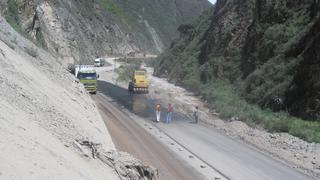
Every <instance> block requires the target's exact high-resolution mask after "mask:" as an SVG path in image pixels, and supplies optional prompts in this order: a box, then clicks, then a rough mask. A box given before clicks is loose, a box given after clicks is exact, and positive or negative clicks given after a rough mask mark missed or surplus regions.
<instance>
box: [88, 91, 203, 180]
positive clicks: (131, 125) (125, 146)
mask: <svg viewBox="0 0 320 180" xmlns="http://www.w3.org/2000/svg"><path fill="white" fill-rule="evenodd" d="M94 100H95V101H96V103H97V105H98V108H99V110H100V114H101V115H102V118H103V119H104V121H105V124H106V125H107V128H108V131H109V133H110V135H111V137H112V139H113V142H114V143H115V145H116V148H117V150H120V151H125V152H128V153H130V154H132V155H133V156H135V157H136V158H138V159H140V160H142V161H144V162H146V163H147V164H150V165H152V166H154V167H156V168H157V169H158V170H159V177H160V179H161V180H195V179H203V177H202V176H201V175H200V174H199V173H198V172H196V171H194V170H193V169H192V168H191V167H190V166H188V165H187V164H186V163H185V162H183V161H182V160H180V159H179V158H177V157H176V156H174V155H173V153H172V152H170V150H168V149H167V148H166V147H165V146H163V145H162V144H161V143H159V142H158V141H157V140H156V139H155V138H154V137H153V136H150V135H149V134H148V132H146V131H145V130H144V129H143V128H142V127H140V126H139V125H138V124H136V123H135V122H134V121H133V120H132V119H130V118H129V117H128V116H127V115H126V114H124V113H123V112H121V111H120V110H118V109H117V108H116V107H114V106H113V105H112V103H110V102H108V100H106V99H104V98H103V97H102V96H101V95H99V94H98V95H97V96H96V97H94Z"/></svg>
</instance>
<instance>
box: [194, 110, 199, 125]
mask: <svg viewBox="0 0 320 180" xmlns="http://www.w3.org/2000/svg"><path fill="white" fill-rule="evenodd" d="M198 115H199V107H198V106H196V107H195V108H194V110H193V117H194V120H195V123H196V124H198V118H199V117H198Z"/></svg>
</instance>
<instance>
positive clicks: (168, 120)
mask: <svg viewBox="0 0 320 180" xmlns="http://www.w3.org/2000/svg"><path fill="white" fill-rule="evenodd" d="M172 113H173V107H172V105H171V104H170V103H169V105H168V114H167V121H166V123H167V124H169V123H171V120H172Z"/></svg>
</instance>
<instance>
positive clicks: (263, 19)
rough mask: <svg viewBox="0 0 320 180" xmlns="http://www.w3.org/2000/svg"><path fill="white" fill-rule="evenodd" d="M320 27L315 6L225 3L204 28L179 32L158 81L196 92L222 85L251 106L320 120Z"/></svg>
mask: <svg viewBox="0 0 320 180" xmlns="http://www.w3.org/2000/svg"><path fill="white" fill-rule="evenodd" d="M319 24H320V4H319V1H315V0H307V1H304V2H303V3H302V2H301V1H298V0H295V1H291V0H290V1H278V0H263V1H256V0H245V1H239V0H219V1H217V4H216V6H215V8H214V10H212V12H211V13H209V15H206V16H205V15H204V17H203V18H200V22H197V23H195V24H193V25H185V26H181V27H180V28H179V29H180V31H181V38H180V39H178V40H176V41H174V43H173V44H172V46H171V47H170V49H168V50H167V51H166V52H165V53H164V54H163V55H162V57H160V62H159V64H158V66H157V68H156V74H158V75H160V74H167V75H168V76H169V77H170V78H171V79H174V80H175V81H177V82H179V83H183V84H184V85H186V86H190V88H193V89H194V90H199V89H197V87H200V86H201V85H203V84H210V83H213V82H216V81H217V80H222V81H224V82H229V83H231V84H233V85H235V87H236V88H237V89H238V92H240V93H239V94H241V96H242V97H245V98H246V100H247V101H248V102H251V103H256V104H259V105H260V106H261V107H267V108H272V109H273V110H274V111H278V110H288V111H290V112H291V114H293V115H296V116H299V117H302V118H305V119H309V120H320V114H319V112H320V99H319V91H320V86H319V83H320V81H319V79H320V74H319V64H320V58H319V57H320V56H319V52H318V51H319V43H318V42H319V35H320V34H319V33H320V26H319ZM181 65H182V67H185V68H180V69H179V67H181ZM198 81H199V82H198ZM192 83H193V84H194V83H196V84H197V85H196V86H192V87H191V85H190V84H192Z"/></svg>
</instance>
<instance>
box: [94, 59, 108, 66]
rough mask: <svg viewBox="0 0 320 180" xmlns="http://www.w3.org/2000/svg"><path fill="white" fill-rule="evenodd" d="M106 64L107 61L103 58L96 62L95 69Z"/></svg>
mask: <svg viewBox="0 0 320 180" xmlns="http://www.w3.org/2000/svg"><path fill="white" fill-rule="evenodd" d="M104 64H105V60H104V59H103V58H97V59H95V60H94V66H95V67H102V66H104Z"/></svg>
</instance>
